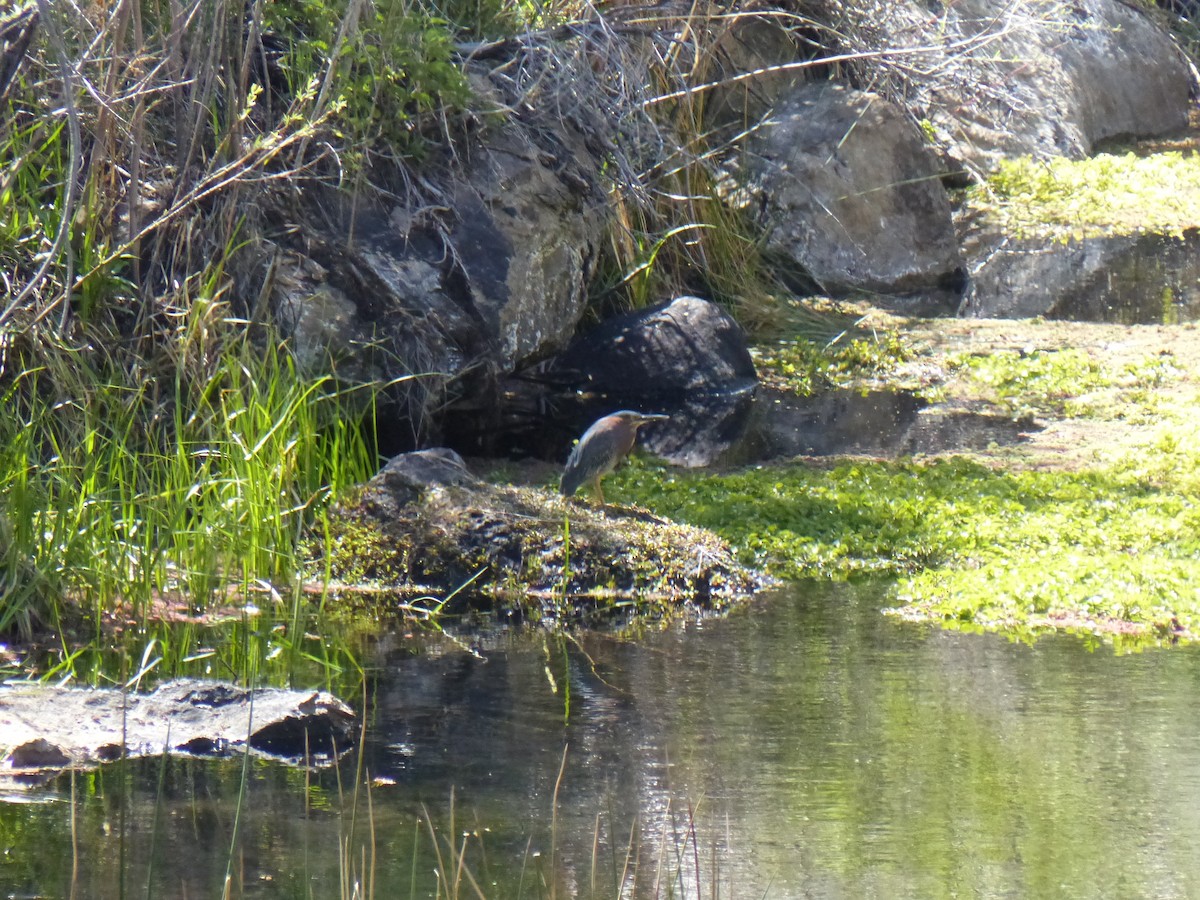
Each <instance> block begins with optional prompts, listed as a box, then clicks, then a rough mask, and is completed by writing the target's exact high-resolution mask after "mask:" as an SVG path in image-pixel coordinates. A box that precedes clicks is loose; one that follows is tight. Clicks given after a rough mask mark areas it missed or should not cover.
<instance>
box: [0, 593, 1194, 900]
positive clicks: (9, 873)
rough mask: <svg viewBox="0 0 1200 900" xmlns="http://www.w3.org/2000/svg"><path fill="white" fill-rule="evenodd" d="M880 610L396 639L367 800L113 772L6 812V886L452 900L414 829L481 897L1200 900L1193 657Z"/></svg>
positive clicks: (801, 611)
mask: <svg viewBox="0 0 1200 900" xmlns="http://www.w3.org/2000/svg"><path fill="white" fill-rule="evenodd" d="M883 591H884V588H883V587H881V586H868V587H859V588H851V587H846V586H821V587H808V586H800V587H795V588H792V589H790V590H789V591H787V592H784V593H781V594H778V595H776V596H774V597H771V598H768V599H765V600H763V601H762V602H759V603H756V604H755V605H753V606H752V607H751V608H748V609H744V610H740V611H738V612H737V613H735V614H734V615H731V616H730V617H728V618H725V619H720V620H707V621H703V622H699V623H692V624H689V625H686V626H684V625H677V626H673V627H671V628H669V629H667V630H665V631H663V632H656V633H648V634H644V635H642V636H640V637H639V638H638V639H636V640H633V639H629V638H618V637H613V636H605V635H591V636H588V637H585V638H581V639H579V640H578V641H577V642H576V641H570V640H565V639H561V638H555V637H546V636H542V635H537V634H517V633H506V632H501V633H498V634H494V635H491V636H488V637H486V638H482V639H479V640H478V641H477V644H476V646H475V647H474V650H475V651H476V652H477V653H478V656H476V655H473V654H472V653H470V652H467V651H466V650H465V649H458V648H455V647H454V646H453V645H449V644H448V645H446V646H445V647H444V648H443V649H441V650H440V651H439V652H437V653H435V654H434V655H432V656H431V655H416V654H413V653H412V652H411V651H410V650H408V649H406V644H405V643H404V642H403V641H400V640H398V641H396V643H395V649H391V650H389V649H387V648H386V647H385V648H380V649H379V658H378V660H377V663H378V665H379V670H378V672H377V673H376V674H375V675H374V676H373V677H372V680H371V684H372V688H371V690H372V695H371V696H370V698H369V706H370V711H369V716H368V728H367V733H366V744H365V747H364V752H363V754H362V759H361V763H362V766H363V771H364V772H365V773H366V775H367V776H369V777H370V778H371V779H374V780H375V786H374V787H373V788H372V789H371V792H370V796H369V798H368V797H367V794H366V792H364V791H360V792H359V793H358V796H357V801H356V799H355V797H354V785H355V783H356V766H357V765H358V763H359V758H358V756H357V754H352V755H351V756H350V757H348V758H347V759H346V761H345V762H344V764H343V765H342V766H341V767H340V768H339V769H337V770H327V771H322V772H314V773H305V772H304V771H299V770H289V769H287V768H285V767H283V766H280V765H278V764H275V763H267V762H263V761H258V760H254V761H251V762H250V765H249V767H248V776H249V777H248V778H245V779H243V767H242V763H241V761H223V762H209V761H197V760H182V759H173V760H168V761H167V762H165V763H159V762H151V763H148V764H140V765H137V766H133V765H131V766H129V767H128V768H126V769H122V768H121V766H120V765H116V764H115V765H112V766H109V767H107V768H105V769H103V770H102V771H101V772H100V773H98V774H92V775H78V776H76V777H75V779H74V790H73V792H74V799H73V800H72V782H71V779H69V778H64V779H61V780H59V781H58V782H56V783H55V784H53V785H52V786H51V787H50V788H48V789H47V788H43V789H38V790H35V791H32V792H29V793H27V794H23V795H19V796H18V795H12V796H10V797H9V798H8V800H9V801H10V802H6V803H3V804H0V840H2V842H3V847H2V848H0V850H2V853H0V896H18V897H32V896H36V897H66V896H72V893H73V895H74V896H76V897H83V898H109V897H122V896H137V897H146V896H152V897H218V896H221V893H222V885H223V883H224V881H225V878H226V872H227V869H229V870H230V871H231V877H230V884H231V887H230V895H231V896H253V897H337V896H339V895H343V896H350V895H351V891H352V886H353V884H354V883H355V881H356V880H357V881H358V883H359V884H360V885H361V887H362V888H363V893H362V894H361V895H362V896H367V895H368V893H367V888H368V887H370V881H369V878H368V877H367V875H366V874H365V873H368V872H371V871H373V872H374V896H376V897H380V898H393V897H408V896H412V895H416V896H434V895H435V893H437V892H438V891H439V888H440V892H441V895H443V896H446V895H451V896H452V895H453V884H447V882H446V881H443V882H442V883H441V884H440V886H439V882H438V880H437V877H435V875H434V870H435V868H437V867H438V865H439V860H438V858H437V857H436V856H435V855H434V853H433V852H432V843H431V840H430V837H429V832H428V826H427V825H425V824H422V821H423V819H424V816H425V814H426V813H428V815H429V817H430V818H431V819H432V821H433V822H434V823H435V829H436V833H437V834H438V837H439V840H440V841H442V844H441V852H442V858H441V860H440V863H441V868H442V871H443V872H450V873H453V872H454V871H455V866H454V864H453V860H452V859H450V857H449V855H448V854H449V850H448V846H449V844H453V846H455V847H457V848H463V847H465V848H466V868H467V869H468V870H470V872H471V873H472V875H471V877H473V878H474V879H475V880H476V881H477V882H478V885H479V889H480V892H482V893H483V894H484V895H486V896H488V897H501V896H503V897H514V896H526V897H550V896H557V897H568V896H574V897H590V896H602V897H615V896H618V890H617V888H616V887H615V885H616V884H618V883H622V882H623V884H624V888H623V890H622V891H621V893H622V895H623V896H639V897H653V896H675V897H681V896H686V897H696V896H697V895H698V894H700V895H703V896H705V897H712V896H721V897H747V898H760V897H764V896H765V897H785V898H792V897H813V898H841V897H847V898H857V897H887V898H893V897H961V896H967V897H1157V898H1168V897H1195V896H1200V716H1198V715H1197V696H1198V691H1197V687H1198V684H1200V655H1198V654H1197V652H1196V651H1195V650H1193V649H1186V648H1185V649H1180V648H1176V649H1172V650H1169V651H1161V650H1155V651H1147V652H1145V653H1141V654H1134V655H1126V656H1116V655H1114V654H1113V652H1112V651H1111V650H1110V649H1108V648H1106V647H1104V646H1097V647H1096V648H1095V649H1089V647H1088V643H1087V642H1086V641H1084V640H1082V639H1079V638H1073V637H1061V638H1050V639H1045V640H1042V641H1040V642H1038V643H1037V644H1036V645H1035V646H1032V647H1030V646H1027V645H1025V644H1021V643H1016V642H1010V641H1008V640H1006V639H1005V638H1003V637H997V636H995V635H972V634H963V633H953V632H942V631H938V630H933V629H930V628H927V627H924V626H918V625H913V624H907V623H903V622H899V621H897V620H895V619H893V618H890V617H886V616H883V615H881V614H880V613H879V611H878V609H879V605H880V603H881V602H882V601H881V597H882V595H883ZM1093 643H1094V642H1093ZM564 749H565V751H566V765H565V768H564V769H563V773H562V778H561V782H560V784H559V788H558V812H557V817H556V819H553V820H552V815H551V809H552V805H553V804H552V799H553V796H554V793H555V784H556V780H557V779H558V776H559V768H560V763H561V761H562V758H563V754H564ZM339 783H340V785H341V788H340V789H339ZM243 784H244V789H245V793H244V796H243V799H242V802H241V804H240V812H239V802H238V798H239V786H241V785H243ZM452 796H453V816H454V819H453V823H452V822H451V797H452ZM368 800H369V802H368ZM72 820H74V824H75V837H74V842H73V839H72ZM693 820H694V822H695V828H694V830H689V827H688V825H689V821H693ZM352 826H353V831H352ZM631 835H632V837H631ZM414 846H415V848H416V849H415V850H414ZM631 846H632V847H633V854H632V857H631V858H627V857H626V853H625V851H626V849H627V848H629V847H631ZM73 848H74V849H73ZM372 859H373V860H374V862H373V863H372ZM594 859H595V861H593V860H594ZM697 870H698V871H697ZM442 877H443V878H446V876H442ZM460 878H461V884H460V887H459V889H458V895H459V896H462V897H467V896H478V894H477V893H476V892H475V889H474V887H473V886H470V884H469V880H468V879H467V878H466V876H465V875H464V876H460ZM447 880H448V881H451V882H452V881H453V878H450V879H447ZM344 885H350V887H345V886H344ZM413 885H415V886H416V888H415V891H414V889H413ZM714 892H715V893H714Z"/></svg>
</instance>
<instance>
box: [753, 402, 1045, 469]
mask: <svg viewBox="0 0 1200 900" xmlns="http://www.w3.org/2000/svg"><path fill="white" fill-rule="evenodd" d="M1037 429H1038V426H1037V425H1036V424H1035V423H1034V422H1033V421H1031V420H1029V419H1017V420H1014V419H1012V418H1008V417H1005V416H998V415H989V414H986V413H976V412H971V411H963V410H952V409H943V408H941V407H937V406H931V405H929V403H928V402H927V401H925V400H923V399H922V398H921V397H919V396H918V395H916V394H915V393H913V392H911V391H857V390H838V391H830V392H826V393H822V394H818V395H815V396H812V397H796V396H795V395H792V394H788V393H785V392H782V391H775V390H770V389H763V390H761V391H760V393H759V396H758V397H757V398H756V401H755V406H754V411H753V414H752V416H751V422H750V425H749V427H748V429H747V433H746V436H745V438H744V439H743V440H742V443H741V445H740V447H739V448H738V450H737V455H738V457H739V461H741V462H752V461H756V460H769V459H778V458H783V457H789V456H833V455H837V454H843V453H858V454H868V455H871V456H884V457H892V456H911V455H917V454H934V453H944V452H950V451H966V450H981V449H986V448H988V447H991V446H993V445H1001V446H1003V445H1008V444H1016V443H1018V442H1019V441H1021V440H1023V438H1024V436H1025V435H1026V434H1028V433H1029V432H1031V431H1035V430H1037Z"/></svg>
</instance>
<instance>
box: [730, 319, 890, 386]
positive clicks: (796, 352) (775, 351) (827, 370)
mask: <svg viewBox="0 0 1200 900" xmlns="http://www.w3.org/2000/svg"><path fill="white" fill-rule="evenodd" d="M753 353H754V364H755V367H756V368H757V369H758V373H759V377H760V378H761V379H762V380H763V381H764V382H765V383H767V384H770V385H772V386H774V387H779V388H783V389H786V390H790V391H793V392H795V393H797V394H801V395H803V396H807V395H809V394H812V393H813V392H814V391H817V390H821V389H825V388H836V387H847V386H849V385H850V384H852V383H854V382H856V381H860V380H862V379H864V378H874V377H878V376H882V375H886V374H888V373H889V372H891V371H892V370H893V369H894V368H895V366H896V365H897V363H899V362H902V361H904V360H907V359H910V358H911V356H912V350H911V348H910V347H909V346H908V344H906V343H905V342H904V340H903V339H902V338H901V336H900V335H899V333H897V332H894V331H889V332H885V333H883V334H877V335H873V336H870V337H848V336H847V335H845V334H842V335H839V336H838V337H836V338H834V340H833V341H830V342H829V343H828V344H826V345H824V346H822V345H820V344H817V343H814V342H813V341H808V340H804V339H802V338H800V339H796V340H784V341H779V342H777V343H774V344H770V345H765V346H760V347H755V348H754V350H753Z"/></svg>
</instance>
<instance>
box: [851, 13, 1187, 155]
mask: <svg viewBox="0 0 1200 900" xmlns="http://www.w3.org/2000/svg"><path fill="white" fill-rule="evenodd" d="M838 6H839V10H840V15H841V16H842V19H841V21H840V23H839V25H840V27H841V30H842V33H843V34H845V35H847V36H848V38H847V40H848V46H847V48H846V49H848V50H851V51H866V52H868V53H870V52H878V51H886V53H885V56H884V58H883V59H882V61H881V64H880V65H879V66H878V67H876V68H873V69H872V78H871V80H872V83H874V84H876V85H877V89H878V90H881V91H882V92H884V93H886V94H887V95H888V96H890V97H896V98H903V101H904V103H905V105H906V106H907V107H908V108H909V109H910V110H911V111H912V112H913V113H914V114H915V115H916V116H917V117H920V118H924V119H926V120H928V121H929V122H930V124H931V126H932V127H933V129H934V130H935V131H936V132H937V134H938V137H939V139H940V140H942V141H945V142H947V143H948V144H949V145H951V146H952V148H953V153H954V155H955V156H956V157H957V158H958V159H960V160H962V161H963V162H964V163H966V164H967V165H969V166H973V167H975V168H976V169H977V170H978V169H982V170H987V169H990V168H991V167H992V166H993V165H994V164H995V163H996V162H997V161H998V160H999V159H1000V158H1001V157H1003V156H1020V155H1034V156H1038V155H1046V154H1050V155H1055V156H1067V157H1072V158H1080V157H1083V156H1088V155H1090V154H1091V153H1092V152H1093V151H1094V150H1095V148H1096V145H1097V144H1098V143H1100V142H1102V141H1105V140H1109V139H1113V138H1121V137H1145V136H1154V135H1161V134H1168V133H1171V132H1174V131H1178V130H1181V129H1182V128H1183V127H1184V126H1185V125H1186V124H1187V116H1188V93H1189V87H1190V78H1189V71H1188V65H1187V62H1186V61H1185V59H1184V56H1183V54H1182V52H1181V51H1180V50H1179V48H1178V47H1177V46H1176V45H1175V43H1174V42H1173V41H1172V39H1171V37H1170V35H1169V34H1168V33H1167V32H1166V31H1165V30H1164V29H1163V28H1162V27H1160V26H1159V25H1158V24H1157V23H1156V22H1155V21H1154V20H1153V19H1152V18H1151V17H1150V16H1148V15H1147V14H1146V13H1145V12H1144V11H1143V10H1139V9H1138V8H1137V7H1136V4H1133V3H1128V2H1123V0H1075V2H1071V3H1066V2H1063V3H1038V4H1029V3H998V2H996V0H955V2H954V3H938V4H936V7H937V9H936V14H932V13H931V4H930V3H929V2H927V0H887V2H872V3H853V4H839V5H838ZM890 54H896V55H895V56H890ZM897 58H902V59H903V60H905V64H904V65H895V64H893V63H892V60H894V59H897ZM865 65H866V66H867V67H868V68H871V64H870V63H869V62H866V63H865Z"/></svg>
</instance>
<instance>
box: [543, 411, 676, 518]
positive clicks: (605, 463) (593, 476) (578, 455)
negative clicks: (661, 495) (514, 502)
mask: <svg viewBox="0 0 1200 900" xmlns="http://www.w3.org/2000/svg"><path fill="white" fill-rule="evenodd" d="M669 418H670V416H664V415H660V414H659V413H640V412H632V411H631V410H628V409H623V410H621V411H620V412H615V413H613V414H612V415H608V416H605V417H604V418H602V419H597V420H596V421H595V422H593V423H592V426H591V427H590V428H589V429H588V430H587V431H585V432H584V433H583V437H581V438H580V439H579V443H578V444H576V445H575V448H574V449H573V450H572V451H571V455H570V456H568V457H567V467H566V468H565V469H563V475H562V484H561V488H562V492H563V496H565V497H570V496H572V495H574V493H575V492H576V491H577V490H579V486H580V485H581V484H583V483H584V482H588V481H590V482H591V483H592V486H593V487H594V488H595V489H596V496H598V497H599V498H600V503H601V504H603V503H604V491H602V490H601V489H600V479H601V478H603V477H604V476H605V475H607V474H608V473H609V472H611V471H612V470H613V469H615V468H616V467H617V464H618V463H619V462H620V461H621V460H623V459H624V458H625V456H626V454H628V453H629V451H630V450H632V449H633V445H634V443H635V442H636V441H637V430H638V429H639V428H640V427H641V426H643V425H645V424H647V423H648V422H656V421H659V420H661V419H669Z"/></svg>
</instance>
